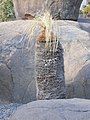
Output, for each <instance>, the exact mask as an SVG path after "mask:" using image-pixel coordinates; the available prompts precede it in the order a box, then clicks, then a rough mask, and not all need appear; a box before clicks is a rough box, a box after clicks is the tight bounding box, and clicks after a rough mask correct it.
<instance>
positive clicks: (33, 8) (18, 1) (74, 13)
mask: <svg viewBox="0 0 90 120" xmlns="http://www.w3.org/2000/svg"><path fill="white" fill-rule="evenodd" d="M81 2H82V0H73V1H72V0H13V3H14V8H15V13H16V17H17V18H19V19H20V18H23V17H24V15H25V14H26V13H29V14H31V15H33V16H34V15H37V14H43V13H44V11H45V10H46V9H47V10H49V11H50V12H51V15H52V16H53V17H54V18H55V19H68V20H77V18H78V14H79V8H80V4H81Z"/></svg>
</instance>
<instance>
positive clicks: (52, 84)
mask: <svg viewBox="0 0 90 120" xmlns="http://www.w3.org/2000/svg"><path fill="white" fill-rule="evenodd" d="M56 45H57V48H56V47H55V46H56ZM35 52H36V58H35V61H36V81H37V84H36V85H37V98H38V99H41V100H42V99H43V100H45V99H60V98H62V99H63V98H65V78H64V59H63V49H62V46H61V44H60V42H58V41H57V42H51V43H48V45H47V47H46V43H42V42H37V45H36V51H35Z"/></svg>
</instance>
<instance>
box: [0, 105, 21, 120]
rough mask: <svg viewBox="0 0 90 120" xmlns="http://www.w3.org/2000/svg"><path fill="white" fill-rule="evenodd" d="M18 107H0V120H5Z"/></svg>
mask: <svg viewBox="0 0 90 120" xmlns="http://www.w3.org/2000/svg"><path fill="white" fill-rule="evenodd" d="M20 105H21V104H17V103H11V104H4V105H0V120H7V119H8V118H9V117H10V116H11V115H12V114H13V113H14V112H15V111H16V110H17V107H19V106H20Z"/></svg>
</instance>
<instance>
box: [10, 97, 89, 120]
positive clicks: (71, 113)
mask: <svg viewBox="0 0 90 120" xmlns="http://www.w3.org/2000/svg"><path fill="white" fill-rule="evenodd" d="M9 120H90V100H84V99H67V100H65V99H64V100H62V99H58V100H47V101H46V100H41V101H35V102H31V103H28V104H26V105H23V106H21V107H19V108H18V109H17V111H16V112H15V114H14V115H13V116H12V117H11V118H10V119H9Z"/></svg>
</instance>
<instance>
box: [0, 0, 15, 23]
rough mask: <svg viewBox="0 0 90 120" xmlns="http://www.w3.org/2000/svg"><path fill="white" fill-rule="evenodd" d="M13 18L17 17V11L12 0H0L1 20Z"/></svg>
mask: <svg viewBox="0 0 90 120" xmlns="http://www.w3.org/2000/svg"><path fill="white" fill-rule="evenodd" d="M13 19H15V13H14V8H13V2H12V0H4V1H3V0H0V21H1V22H2V21H9V20H13Z"/></svg>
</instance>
